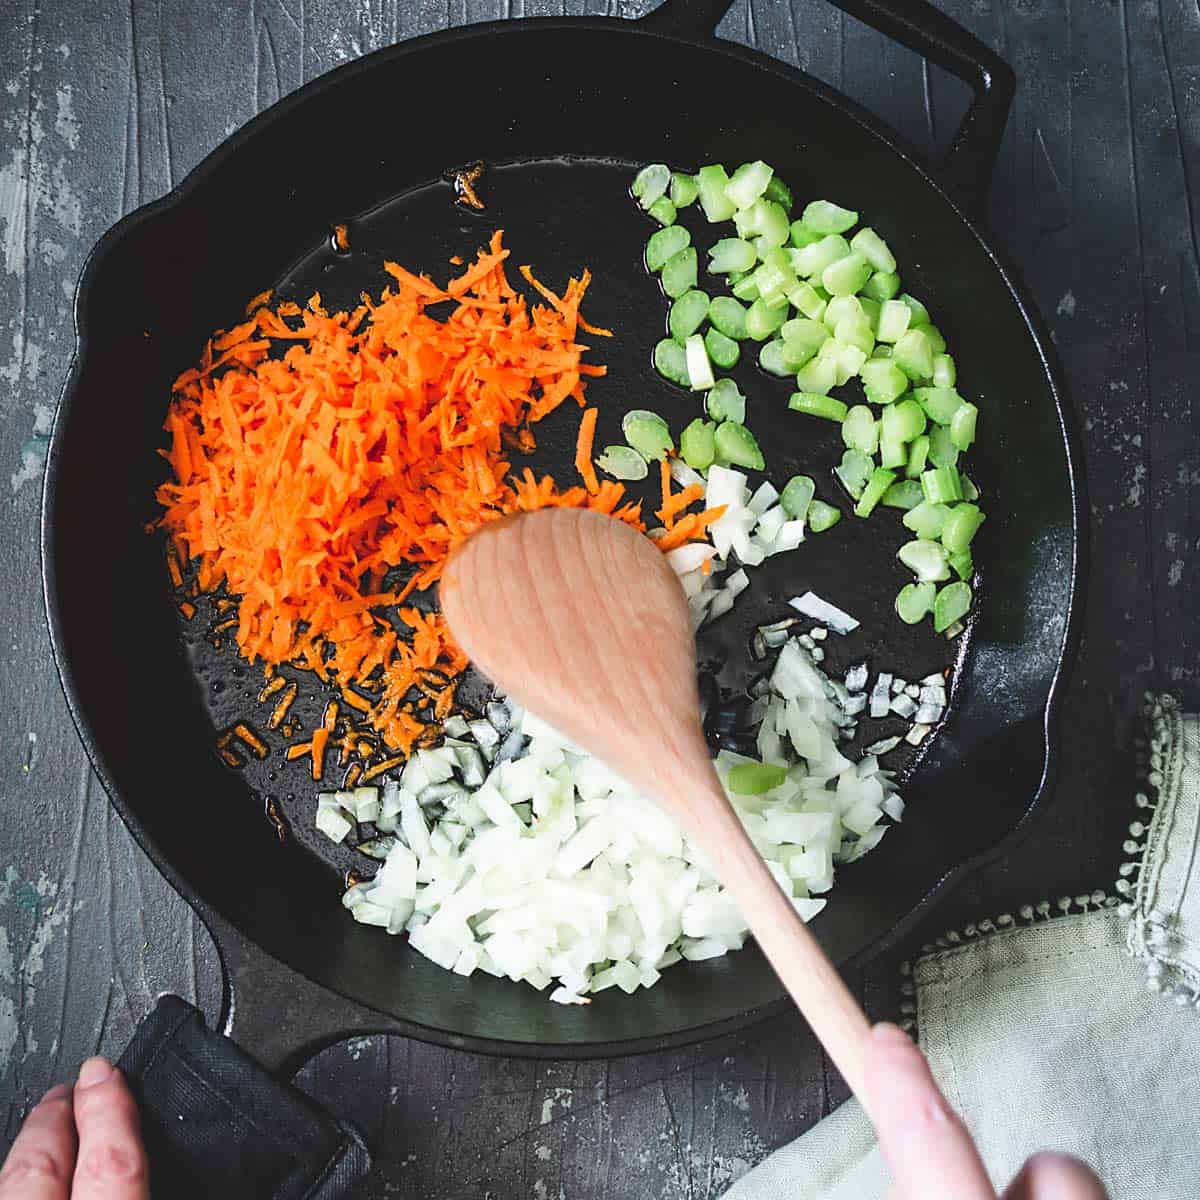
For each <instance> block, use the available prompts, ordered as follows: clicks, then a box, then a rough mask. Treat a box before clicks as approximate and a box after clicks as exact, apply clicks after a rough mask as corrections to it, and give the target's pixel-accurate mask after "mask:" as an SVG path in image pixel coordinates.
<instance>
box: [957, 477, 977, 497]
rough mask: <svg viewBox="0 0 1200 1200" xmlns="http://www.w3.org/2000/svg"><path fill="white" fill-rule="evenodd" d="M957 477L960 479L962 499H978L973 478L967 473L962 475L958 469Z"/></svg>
mask: <svg viewBox="0 0 1200 1200" xmlns="http://www.w3.org/2000/svg"><path fill="white" fill-rule="evenodd" d="M958 477H959V479H960V480H961V481H962V490H963V499H964V500H978V499H979V489H978V488H977V487H976V486H975V482H974V480H973V479H971V477H970V476H969V475H964V474H963V473H962V472H961V471H959V473H958Z"/></svg>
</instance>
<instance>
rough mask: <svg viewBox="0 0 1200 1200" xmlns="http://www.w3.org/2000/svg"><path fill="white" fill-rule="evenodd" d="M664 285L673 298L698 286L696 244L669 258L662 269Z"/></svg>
mask: <svg viewBox="0 0 1200 1200" xmlns="http://www.w3.org/2000/svg"><path fill="white" fill-rule="evenodd" d="M670 228H672V229H674V228H675V226H674V225H672V226H670ZM664 232H665V230H664ZM662 286H663V291H664V292H666V293H667V295H668V296H670V297H671V299H672V300H675V299H677V298H678V297H680V296H682V295H683V293H684V292H687V291H690V290H691V289H692V288H694V287H695V286H696V248H695V246H685V247H684V249H682V250H680V251H679V253H678V254H673V255H671V257H670V258H669V259H667V261H666V262H665V263H664V264H663V269H662Z"/></svg>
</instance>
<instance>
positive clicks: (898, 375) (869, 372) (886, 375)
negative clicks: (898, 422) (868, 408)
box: [859, 358, 908, 404]
mask: <svg viewBox="0 0 1200 1200" xmlns="http://www.w3.org/2000/svg"><path fill="white" fill-rule="evenodd" d="M859 375H861V376H862V381H863V390H864V391H865V392H866V394H867V399H868V400H870V402H871V403H872V404H891V403H892V402H893V401H895V400H898V399H899V398H900V397H901V396H903V395H904V393H905V392H906V391H907V390H908V376H907V375H905V374H904V372H903V371H901V370H900V368H899V367H898V366H896V365H895V363H892V362H889V361H888V360H887V359H886V358H872V359H871V360H870V361H868V362H865V363H863V365H862V367H861V368H860V369H859Z"/></svg>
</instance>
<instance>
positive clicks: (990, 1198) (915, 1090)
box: [0, 1024, 1107, 1200]
mask: <svg viewBox="0 0 1200 1200" xmlns="http://www.w3.org/2000/svg"><path fill="white" fill-rule="evenodd" d="M865 1078H866V1089H865V1090H866V1096H865V1097H864V1102H865V1104H866V1107H867V1108H868V1109H869V1111H870V1113H871V1117H872V1120H873V1121H874V1124H875V1132H876V1134H878V1136H879V1145H880V1148H881V1149H882V1151H883V1157H884V1158H885V1159H886V1160H887V1165H888V1170H889V1171H890V1172H891V1176H892V1182H893V1186H894V1191H893V1192H892V1200H935V1198H936V1200H997V1196H996V1189H995V1188H993V1187H992V1185H991V1183H990V1181H989V1180H988V1176H987V1171H986V1170H984V1166H983V1160H982V1159H981V1158H980V1157H979V1151H978V1150H977V1149H976V1148H975V1143H974V1142H973V1141H971V1135H970V1134H969V1133H968V1132H967V1128H966V1126H965V1125H964V1124H963V1123H962V1119H961V1118H960V1117H959V1116H958V1114H957V1113H956V1112H954V1110H953V1109H952V1108H951V1107H950V1106H949V1104H947V1103H946V1098H945V1097H944V1096H943V1095H942V1093H941V1092H940V1091H939V1090H938V1086H937V1084H936V1083H934V1081H933V1076H932V1075H931V1074H930V1071H929V1064H928V1063H927V1062H926V1061H925V1056H924V1055H923V1054H922V1053H921V1052H920V1050H918V1049H917V1047H916V1046H915V1045H914V1044H913V1041H912V1039H911V1038H910V1037H909V1036H908V1035H907V1034H906V1033H904V1031H903V1030H901V1029H898V1028H897V1027H896V1026H895V1025H887V1024H884V1025H876V1026H875V1028H874V1029H872V1030H871V1049H870V1051H869V1057H868V1061H867V1064H866V1070H865ZM0 1196H2V1193H0ZM1000 1200H1107V1194H1106V1192H1105V1191H1104V1188H1103V1186H1102V1185H1101V1183H1100V1180H1099V1179H1097V1178H1096V1175H1095V1172H1093V1171H1092V1169H1091V1168H1090V1167H1088V1166H1085V1165H1084V1164H1083V1163H1081V1162H1080V1161H1079V1160H1078V1159H1074V1158H1071V1157H1070V1156H1069V1155H1066V1154H1056V1153H1052V1152H1049V1151H1045V1152H1043V1153H1040V1154H1035V1155H1034V1156H1033V1157H1032V1158H1030V1159H1029V1160H1028V1161H1027V1162H1026V1163H1025V1165H1024V1166H1023V1167H1022V1168H1021V1170H1020V1171H1018V1172H1017V1176H1016V1178H1015V1179H1014V1180H1013V1181H1012V1183H1010V1184H1009V1185H1008V1187H1007V1188H1006V1189H1005V1191H1004V1192H1003V1193H1002V1194H1001V1197H1000Z"/></svg>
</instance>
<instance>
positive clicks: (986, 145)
mask: <svg viewBox="0 0 1200 1200" xmlns="http://www.w3.org/2000/svg"><path fill="white" fill-rule="evenodd" d="M832 2H833V3H834V4H836V5H837V7H838V8H840V9H841V10H842V11H843V12H846V13H849V14H850V15H851V16H852V17H857V18H858V20H860V21H862V22H863V23H864V24H865V25H870V26H871V28H872V29H876V30H878V31H879V32H880V33H882V34H883V35H884V36H885V37H890V38H891V39H892V40H893V41H896V42H899V43H900V44H901V45H902V46H907V47H908V48H909V49H910V50H913V51H915V52H916V53H917V54H920V55H921V56H922V57H923V58H927V59H928V60H929V61H930V62H932V63H936V64H937V65H938V66H939V67H943V68H944V69H945V70H947V71H949V72H950V74H951V75H954V76H956V77H957V78H959V79H961V80H962V81H963V82H964V83H965V84H968V85H969V86H970V88H971V91H972V92H973V93H974V96H973V98H972V100H971V105H970V107H969V108H968V109H967V111H966V114H965V115H964V116H963V119H962V121H961V123H960V124H959V126H958V130H957V132H956V133H955V135H954V140H953V141H952V142H951V143H950V149H949V150H948V151H947V153H946V157H945V159H943V161H942V170H943V172H944V173H945V174H947V175H948V176H949V177H950V180H951V182H952V183H953V184H954V186H955V187H956V189H957V190H958V191H959V193H960V194H961V195H962V196H964V197H965V198H966V199H967V201H968V202H969V203H970V204H972V205H973V206H974V208H975V210H976V211H977V212H978V211H981V210H982V209H983V207H984V204H985V202H986V200H987V193H988V187H989V185H990V184H991V181H992V171H993V170H994V169H995V166H996V160H997V159H998V158H999V157H1000V142H1001V139H1002V138H1003V137H1004V127H1005V125H1007V124H1008V111H1009V109H1010V108H1011V107H1012V100H1013V93H1014V92H1015V91H1016V88H1017V79H1016V76H1015V75H1014V74H1013V69H1012V67H1010V66H1009V65H1008V63H1006V62H1005V61H1004V59H1002V58H1001V57H1000V56H999V55H998V54H997V53H996V52H995V51H994V50H992V49H990V48H989V47H988V46H985V45H984V44H983V42H981V41H980V40H979V39H978V38H977V37H976V36H975V35H974V34H973V33H969V32H968V31H967V30H966V29H964V28H963V27H962V26H961V25H959V24H958V22H957V21H952V20H951V19H950V18H949V17H948V16H946V14H945V13H944V12H942V11H941V10H940V9H937V8H935V7H934V6H933V5H932V4H929V3H927V2H926V0H832Z"/></svg>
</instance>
